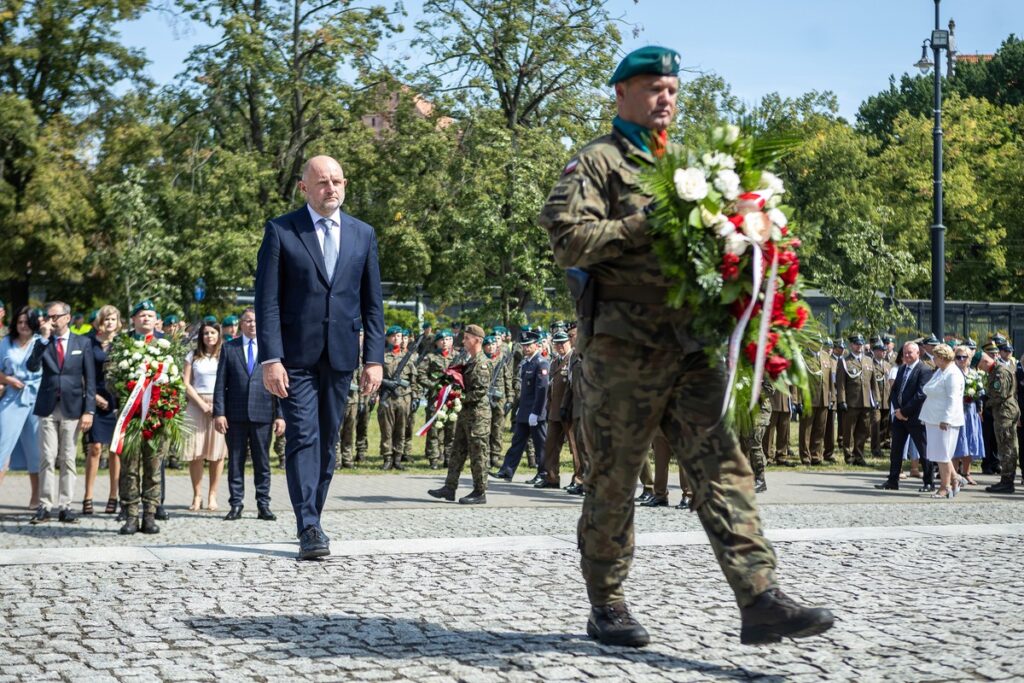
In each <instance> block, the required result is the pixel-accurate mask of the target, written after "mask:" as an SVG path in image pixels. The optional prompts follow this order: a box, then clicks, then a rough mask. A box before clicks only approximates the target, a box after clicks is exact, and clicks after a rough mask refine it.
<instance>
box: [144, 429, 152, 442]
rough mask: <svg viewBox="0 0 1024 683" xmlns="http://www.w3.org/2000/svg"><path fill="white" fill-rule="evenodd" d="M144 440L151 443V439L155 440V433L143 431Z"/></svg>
mask: <svg viewBox="0 0 1024 683" xmlns="http://www.w3.org/2000/svg"><path fill="white" fill-rule="evenodd" d="M142 438H143V439H145V440H146V441H149V440H150V439H152V438H153V432H151V431H149V430H148V429H143V430H142Z"/></svg>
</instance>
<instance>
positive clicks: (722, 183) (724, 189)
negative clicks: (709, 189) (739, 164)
mask: <svg viewBox="0 0 1024 683" xmlns="http://www.w3.org/2000/svg"><path fill="white" fill-rule="evenodd" d="M714 185H715V189H716V190H718V191H719V192H721V193H722V196H723V197H725V198H726V199H727V200H729V201H732V200H733V199H736V197H739V196H740V177H739V176H738V175H736V171H730V170H728V169H726V170H723V171H719V172H718V173H717V174H716V175H715V182H714Z"/></svg>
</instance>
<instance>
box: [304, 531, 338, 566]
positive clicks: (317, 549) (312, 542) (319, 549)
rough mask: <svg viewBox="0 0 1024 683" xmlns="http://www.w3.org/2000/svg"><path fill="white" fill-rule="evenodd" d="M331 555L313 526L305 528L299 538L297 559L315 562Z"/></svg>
mask: <svg viewBox="0 0 1024 683" xmlns="http://www.w3.org/2000/svg"><path fill="white" fill-rule="evenodd" d="M330 554H331V546H330V545H328V543H327V539H326V538H324V536H323V534H321V533H320V530H319V529H317V528H316V527H315V526H308V527H306V528H305V529H304V530H303V532H302V535H300V536H299V559H300V560H315V559H316V558H318V557H327V556H328V555H330Z"/></svg>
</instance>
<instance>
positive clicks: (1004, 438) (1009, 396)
mask: <svg viewBox="0 0 1024 683" xmlns="http://www.w3.org/2000/svg"><path fill="white" fill-rule="evenodd" d="M1006 348H1009V349H1010V353H1012V352H1013V347H1012V346H1010V345H1009V343H1008V342H1006V341H1004V342H1003V344H1001V345H1000V346H996V345H995V344H994V343H992V342H989V343H988V344H986V345H985V353H986V354H987V355H988V358H986V359H984V360H983V363H984V364H985V365H988V364H989V363H991V367H990V368H988V381H987V382H986V384H985V394H986V396H987V398H986V399H985V403H986V404H987V405H986V407H987V408H991V409H992V427H993V430H994V431H995V437H996V449H997V451H998V453H999V473H1000V478H999V483H998V484H993V485H991V486H986V487H985V490H986V491H988V492H989V493H1013V492H1014V490H1015V489H1014V483H1013V479H1014V474H1015V473H1016V469H1017V445H1018V444H1017V422H1019V421H1020V405H1019V404H1018V403H1017V378H1016V376H1015V372H1014V371H1015V370H1016V368H1015V367H1013V366H1011V365H1009V364H1007V363H1005V362H999V359H998V358H997V356H996V352H997V350H998V351H1001V350H1004V349H1006ZM978 368H979V369H981V370H983V371H984V370H985V369H986V368H984V367H983V366H982V364H979V365H978Z"/></svg>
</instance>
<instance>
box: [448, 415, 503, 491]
mask: <svg viewBox="0 0 1024 683" xmlns="http://www.w3.org/2000/svg"><path fill="white" fill-rule="evenodd" d="M490 433H491V411H490V408H489V407H488V406H487V405H483V406H476V407H472V408H470V407H466V406H463V409H462V412H461V413H459V419H458V421H457V422H456V423H455V441H454V443H453V444H452V452H451V455H450V456H449V458H448V476H447V477H446V478H445V480H444V485H445V486H447V487H448V488H450V489H452V490H455V489H457V488H459V475H461V474H462V467H463V465H465V464H466V458H467V457H468V458H469V470H470V472H471V473H472V475H473V491H475V492H477V493H483V492H485V491H486V490H487V450H488V440H489V437H490Z"/></svg>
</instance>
